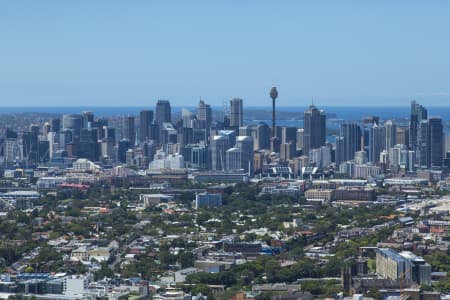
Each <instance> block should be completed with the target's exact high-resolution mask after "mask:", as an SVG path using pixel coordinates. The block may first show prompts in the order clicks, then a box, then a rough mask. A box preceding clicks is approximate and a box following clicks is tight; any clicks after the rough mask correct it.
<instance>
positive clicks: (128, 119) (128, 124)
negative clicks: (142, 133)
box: [122, 116, 136, 145]
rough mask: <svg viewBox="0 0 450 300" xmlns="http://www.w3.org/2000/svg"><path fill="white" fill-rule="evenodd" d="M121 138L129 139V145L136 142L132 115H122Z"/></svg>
mask: <svg viewBox="0 0 450 300" xmlns="http://www.w3.org/2000/svg"><path fill="white" fill-rule="evenodd" d="M122 139H126V140H128V141H130V144H131V145H134V143H135V142H136V129H135V126H134V117H133V116H124V117H123V118H122Z"/></svg>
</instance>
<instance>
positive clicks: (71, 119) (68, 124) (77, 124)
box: [63, 114, 83, 141]
mask: <svg viewBox="0 0 450 300" xmlns="http://www.w3.org/2000/svg"><path fill="white" fill-rule="evenodd" d="M63 128H64V129H66V130H70V131H71V133H72V140H73V141H75V140H78V139H79V137H80V133H81V128H83V117H82V116H81V115H76V114H70V115H63Z"/></svg>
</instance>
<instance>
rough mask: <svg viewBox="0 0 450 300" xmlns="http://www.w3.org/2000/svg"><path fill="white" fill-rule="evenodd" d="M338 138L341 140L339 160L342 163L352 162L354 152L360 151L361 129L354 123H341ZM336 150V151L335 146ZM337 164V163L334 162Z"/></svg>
mask: <svg viewBox="0 0 450 300" xmlns="http://www.w3.org/2000/svg"><path fill="white" fill-rule="evenodd" d="M340 136H341V137H342V138H343V141H341V142H342V144H343V148H342V152H343V153H342V154H340V155H341V157H340V158H341V159H343V161H348V160H352V159H353V158H354V157H355V152H357V151H359V150H360V149H361V128H360V127H359V125H358V124H356V123H343V124H341V128H340ZM336 150H338V147H337V144H336ZM336 163H337V161H336Z"/></svg>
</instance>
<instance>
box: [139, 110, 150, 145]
mask: <svg viewBox="0 0 450 300" xmlns="http://www.w3.org/2000/svg"><path fill="white" fill-rule="evenodd" d="M152 122H153V111H152V110H142V111H141V112H140V114H139V139H140V141H141V143H143V142H145V141H148V140H150V136H151V134H150V125H152Z"/></svg>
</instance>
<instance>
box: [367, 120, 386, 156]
mask: <svg viewBox="0 0 450 300" xmlns="http://www.w3.org/2000/svg"><path fill="white" fill-rule="evenodd" d="M384 149H386V128H385V127H383V126H378V125H377V124H374V125H373V126H372V128H371V129H370V136H369V160H370V161H371V162H372V163H374V164H375V163H378V162H380V153H381V152H382V151H383V150H384Z"/></svg>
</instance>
